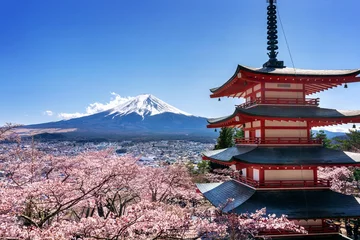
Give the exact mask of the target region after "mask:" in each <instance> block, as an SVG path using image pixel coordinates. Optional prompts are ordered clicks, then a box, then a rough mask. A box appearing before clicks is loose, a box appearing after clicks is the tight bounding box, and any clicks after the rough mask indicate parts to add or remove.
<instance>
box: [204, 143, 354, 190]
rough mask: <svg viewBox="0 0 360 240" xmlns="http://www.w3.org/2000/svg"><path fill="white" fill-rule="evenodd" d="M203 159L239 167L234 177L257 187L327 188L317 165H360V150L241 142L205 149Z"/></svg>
mask: <svg viewBox="0 0 360 240" xmlns="http://www.w3.org/2000/svg"><path fill="white" fill-rule="evenodd" d="M203 160H209V161H211V162H214V163H217V164H220V165H224V166H228V167H230V168H232V169H234V170H236V171H235V172H234V173H233V174H232V176H231V177H232V178H233V179H235V180H237V181H238V182H242V183H244V184H246V185H248V186H251V187H253V188H256V189H298V188H302V189H319V188H326V189H328V188H330V182H329V181H328V179H320V178H318V176H317V171H318V167H339V166H353V167H355V166H360V153H352V152H346V151H339V150H334V149H328V148H324V147H320V146H319V147H314V146H312V147H298V146H297V147H295V146H293V147H289V146H287V147H264V146H262V147H257V146H249V145H242V146H236V147H230V148H225V149H220V150H213V151H207V152H204V153H203Z"/></svg>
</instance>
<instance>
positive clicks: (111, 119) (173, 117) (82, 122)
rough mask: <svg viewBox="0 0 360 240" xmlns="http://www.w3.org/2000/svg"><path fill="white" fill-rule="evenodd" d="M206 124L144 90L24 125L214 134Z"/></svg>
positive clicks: (98, 132)
mask: <svg viewBox="0 0 360 240" xmlns="http://www.w3.org/2000/svg"><path fill="white" fill-rule="evenodd" d="M206 125H207V121H206V118H204V117H199V116H194V115H191V114H188V113H186V112H184V111H181V110H179V109H177V108H175V107H174V106H171V105H169V104H167V103H165V102H164V101H162V100H160V99H159V98H157V97H155V96H153V95H151V94H144V95H139V96H137V97H135V98H132V99H130V100H128V101H126V102H125V103H123V104H121V105H119V106H117V107H115V108H112V109H109V110H106V111H103V112H99V113H96V114H93V115H89V116H85V117H79V118H73V119H69V120H62V121H58V122H48V123H41V124H34V125H27V126H25V128H28V129H29V128H30V129H73V131H72V134H73V135H77V136H80V135H82V136H86V135H91V136H98V137H100V136H115V135H116V136H127V137H129V136H134V137H139V136H150V135H178V136H187V135H189V134H190V135H197V136H210V137H215V136H216V134H215V133H214V130H210V129H207V128H206ZM62 134H64V133H62ZM66 134H69V133H66Z"/></svg>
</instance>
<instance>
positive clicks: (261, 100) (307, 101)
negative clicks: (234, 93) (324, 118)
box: [236, 97, 320, 108]
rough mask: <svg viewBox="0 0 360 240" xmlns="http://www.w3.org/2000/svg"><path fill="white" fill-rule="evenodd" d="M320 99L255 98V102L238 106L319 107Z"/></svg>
mask: <svg viewBox="0 0 360 240" xmlns="http://www.w3.org/2000/svg"><path fill="white" fill-rule="evenodd" d="M319 102H320V99H319V98H305V99H302V98H261V97H260V98H255V99H254V100H251V101H248V102H245V103H243V104H240V105H236V107H239V108H248V107H251V106H253V105H257V104H285V105H303V106H319Z"/></svg>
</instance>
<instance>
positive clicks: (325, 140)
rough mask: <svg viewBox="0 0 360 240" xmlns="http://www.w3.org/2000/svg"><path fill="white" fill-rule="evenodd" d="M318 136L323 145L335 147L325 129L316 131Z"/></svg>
mask: <svg viewBox="0 0 360 240" xmlns="http://www.w3.org/2000/svg"><path fill="white" fill-rule="evenodd" d="M316 138H319V139H321V140H322V142H323V146H324V147H326V148H333V147H334V146H333V145H332V144H331V140H330V139H328V138H327V136H326V133H325V131H324V130H319V132H317V133H316Z"/></svg>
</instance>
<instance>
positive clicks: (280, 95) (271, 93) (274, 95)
mask: <svg viewBox="0 0 360 240" xmlns="http://www.w3.org/2000/svg"><path fill="white" fill-rule="evenodd" d="M267 98H298V99H303V98H304V93H303V92H280V91H279V92H277V91H266V92H265V99H267Z"/></svg>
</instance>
